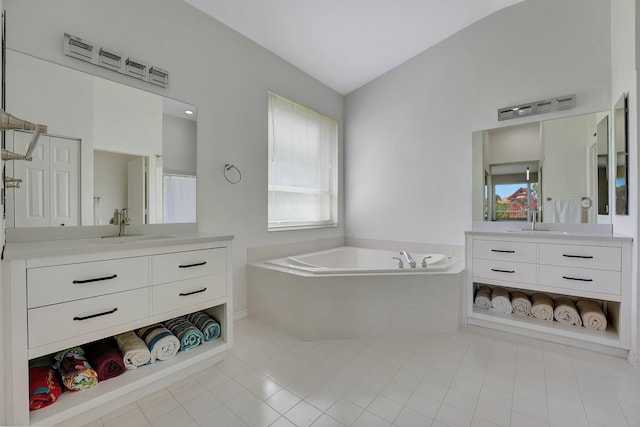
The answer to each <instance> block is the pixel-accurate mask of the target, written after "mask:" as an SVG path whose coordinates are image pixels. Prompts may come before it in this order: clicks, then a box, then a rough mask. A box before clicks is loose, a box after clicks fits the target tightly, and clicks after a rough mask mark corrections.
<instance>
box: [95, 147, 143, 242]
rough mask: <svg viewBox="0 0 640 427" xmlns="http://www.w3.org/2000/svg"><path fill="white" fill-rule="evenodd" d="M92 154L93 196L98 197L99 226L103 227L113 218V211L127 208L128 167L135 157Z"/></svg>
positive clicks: (101, 152)
mask: <svg viewBox="0 0 640 427" xmlns="http://www.w3.org/2000/svg"><path fill="white" fill-rule="evenodd" d="M93 153H94V154H93V157H94V162H93V164H94V170H93V173H94V177H95V179H94V180H93V194H94V195H95V196H99V197H100V224H103V225H105V224H109V220H110V219H111V218H112V217H113V210H114V209H118V210H120V209H122V208H126V207H128V206H127V193H128V189H127V173H128V165H129V161H130V160H133V159H135V158H136V156H131V155H129V154H120V153H112V152H110V151H99V150H96V151H94V152H93ZM115 231H116V230H115V229H114V232H115Z"/></svg>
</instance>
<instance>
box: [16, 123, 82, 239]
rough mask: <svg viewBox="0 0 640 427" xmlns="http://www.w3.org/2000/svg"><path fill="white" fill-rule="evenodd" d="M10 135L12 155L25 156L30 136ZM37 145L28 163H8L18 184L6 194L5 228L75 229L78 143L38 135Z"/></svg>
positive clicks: (26, 134) (77, 196)
mask: <svg viewBox="0 0 640 427" xmlns="http://www.w3.org/2000/svg"><path fill="white" fill-rule="evenodd" d="M12 133H13V151H15V152H17V153H20V154H24V153H26V150H27V147H28V145H29V142H30V141H31V133H30V132H21V131H14V132H12ZM8 143H10V141H8ZM37 144H38V145H37V146H36V149H35V150H34V152H33V155H32V160H31V161H26V160H14V161H12V162H11V163H13V167H12V170H11V174H12V175H13V177H14V178H19V179H22V182H21V183H20V188H14V189H11V190H9V191H10V193H7V195H8V197H7V217H8V220H9V224H8V225H9V226H15V227H49V226H64V225H66V226H71V225H79V224H80V222H79V218H80V198H79V187H80V140H78V139H71V138H64V137H56V136H49V135H40V137H39V139H38V143H37Z"/></svg>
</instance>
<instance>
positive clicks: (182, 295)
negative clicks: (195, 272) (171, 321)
mask: <svg viewBox="0 0 640 427" xmlns="http://www.w3.org/2000/svg"><path fill="white" fill-rule="evenodd" d="M206 290H207V288H202V289H200V290H197V291H193V292H187V293H184V294H178V295H180V296H181V297H186V296H188V295H193V294H199V293H201V292H204V291H206Z"/></svg>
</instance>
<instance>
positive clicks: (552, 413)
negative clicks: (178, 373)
mask: <svg viewBox="0 0 640 427" xmlns="http://www.w3.org/2000/svg"><path fill="white" fill-rule="evenodd" d="M234 332H235V341H234V347H233V348H232V349H231V350H230V351H229V353H228V356H227V358H226V359H225V360H224V361H223V362H221V363H219V364H217V365H215V366H213V367H211V368H208V369H205V370H202V371H200V372H199V373H197V374H195V375H192V376H190V377H187V378H185V379H183V380H182V381H179V382H176V383H174V384H172V385H170V386H168V387H167V388H165V389H163V390H161V391H159V392H158V393H155V394H153V395H150V396H148V397H146V398H144V399H141V400H139V401H137V402H136V403H134V404H131V405H129V406H127V407H125V408H122V409H121V410H118V411H116V412H114V413H112V414H109V415H107V416H105V417H102V418H100V419H96V420H94V421H91V415H90V414H89V415H88V417H87V418H85V420H86V422H87V424H86V425H87V426H91V427H102V426H104V427H145V426H154V427H165V426H171V427H200V426H202V427H226V426H237V427H245V426H251V427H259V426H268V425H273V426H308V425H312V426H315V427H320V426H324V427H327V426H335V427H341V426H345V425H353V426H360V427H375V426H386V427H389V426H397V427H415V426H434V427H442V426H449V427H468V426H513V427H523V426H561V427H564V426H572V427H574V426H575V427H589V426H591V427H597V426H603V427H604V426H607V427H609V426H638V425H640V410H639V409H638V405H637V402H638V401H640V370H638V369H637V368H634V367H632V366H630V365H629V363H627V361H626V360H624V359H622V358H619V357H614V356H609V355H604V354H601V353H593V352H591V351H588V350H582V349H578V348H575V347H568V346H565V345H562V344H555V343H550V342H546V341H540V340H536V339H531V338H526V337H523V336H518V335H511V334H508V333H504V332H500V331H495V330H491V329H486V328H478V327H473V326H463V327H462V328H461V330H460V331H458V332H457V333H452V334H433V335H426V336H414V337H384V338H355V339H343V340H328V341H300V340H299V339H297V338H294V337H293V336H291V335H290V334H288V333H286V332H283V331H282V330H280V329H277V328H274V327H271V326H267V325H265V324H264V323H262V322H260V321H256V320H254V319H252V318H248V319H243V320H240V321H237V322H236V323H235V327H234Z"/></svg>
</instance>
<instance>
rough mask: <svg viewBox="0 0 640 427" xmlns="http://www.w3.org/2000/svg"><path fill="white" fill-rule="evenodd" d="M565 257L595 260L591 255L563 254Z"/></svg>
mask: <svg viewBox="0 0 640 427" xmlns="http://www.w3.org/2000/svg"><path fill="white" fill-rule="evenodd" d="M562 256H563V257H567V258H583V259H593V257H592V256H591V255H567V254H562Z"/></svg>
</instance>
